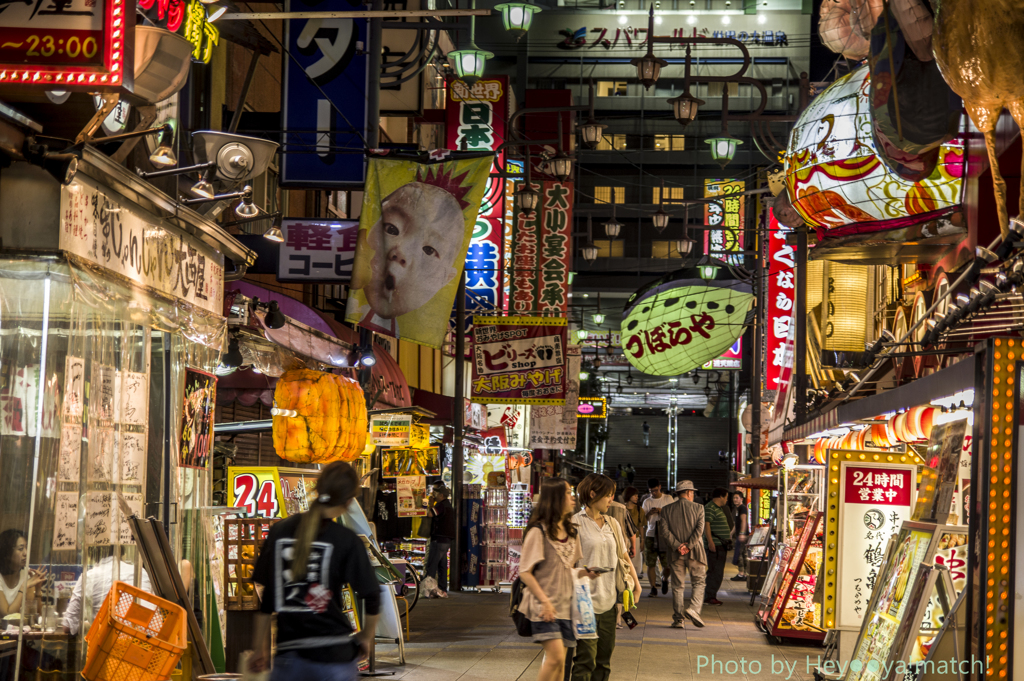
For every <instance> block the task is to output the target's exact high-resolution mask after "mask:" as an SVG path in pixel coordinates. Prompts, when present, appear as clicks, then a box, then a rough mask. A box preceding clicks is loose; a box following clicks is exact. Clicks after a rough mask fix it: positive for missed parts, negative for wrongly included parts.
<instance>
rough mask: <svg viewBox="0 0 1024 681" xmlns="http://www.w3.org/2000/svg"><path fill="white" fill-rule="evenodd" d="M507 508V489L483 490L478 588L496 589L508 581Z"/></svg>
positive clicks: (492, 488)
mask: <svg viewBox="0 0 1024 681" xmlns="http://www.w3.org/2000/svg"><path fill="white" fill-rule="evenodd" d="M508 507H509V492H508V490H507V489H505V488H504V487H490V488H487V489H485V490H484V508H483V511H484V523H483V527H482V534H483V536H482V539H483V549H482V558H481V563H482V572H483V574H482V575H481V579H480V586H490V587H496V586H498V585H499V584H501V583H502V582H506V581H508V573H509V565H508Z"/></svg>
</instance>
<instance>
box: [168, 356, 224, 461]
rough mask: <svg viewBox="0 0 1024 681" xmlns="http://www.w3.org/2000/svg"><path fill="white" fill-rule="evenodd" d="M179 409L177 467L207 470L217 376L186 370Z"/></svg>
mask: <svg viewBox="0 0 1024 681" xmlns="http://www.w3.org/2000/svg"><path fill="white" fill-rule="evenodd" d="M184 395H185V396H184V399H183V400H182V408H181V437H180V439H179V440H178V465H179V466H181V467H183V468H206V466H207V464H208V463H209V460H210V452H211V451H212V449H213V418H214V407H215V405H216V398H217V377H216V376H214V375H213V374H208V373H206V372H205V371H200V370H199V369H193V368H192V367H187V368H186V369H185V393H184Z"/></svg>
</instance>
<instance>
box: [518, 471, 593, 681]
mask: <svg viewBox="0 0 1024 681" xmlns="http://www.w3.org/2000/svg"><path fill="white" fill-rule="evenodd" d="M575 510H576V501H575V500H574V499H573V496H572V487H570V486H569V483H568V482H566V481H565V480H563V479H562V478H547V479H545V480H544V482H543V483H541V487H540V501H539V502H538V503H537V505H536V506H535V507H534V509H533V513H532V514H531V516H530V522H529V523H528V524H527V525H526V535H525V536H524V537H523V553H522V556H521V557H520V559H519V579H521V580H522V582H523V585H525V586H526V592H525V593H524V594H523V600H522V603H520V605H519V611H520V612H522V613H523V614H524V615H525V616H526V619H528V620H530V625H531V629H532V632H533V640H534V642H535V643H539V644H541V646H543V648H544V662H543V663H542V664H541V667H540V673H539V674H538V675H537V681H562V679H563V677H564V675H565V659H566V650H567V649H569V648H575V647H576V635H575V633H574V632H573V628H572V612H571V609H570V608H571V604H572V598H573V594H574V593H575V590H576V587H575V582H574V578H573V573H574V572H575V573H576V574H578V575H579V576H580V577H583V576H587V577H590V579H595V578H597V576H598V575H597V573H595V572H590V571H588V570H586V569H577V568H576V567H574V566H575V565H576V564H577V563H579V562H580V561H581V560H582V559H583V551H582V549H581V548H580V540H579V530H578V529H577V528H576V526H575V525H574V524H573V523H572V522H571V518H572V514H573V511H575Z"/></svg>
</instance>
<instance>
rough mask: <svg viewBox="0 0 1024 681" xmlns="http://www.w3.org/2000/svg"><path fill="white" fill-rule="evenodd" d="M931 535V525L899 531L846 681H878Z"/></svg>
mask: <svg viewBox="0 0 1024 681" xmlns="http://www.w3.org/2000/svg"><path fill="white" fill-rule="evenodd" d="M934 533H935V526H930V527H928V526H923V525H919V524H916V523H914V524H911V523H904V524H903V527H902V528H901V529H900V533H899V536H898V537H897V539H896V545H895V547H894V550H893V552H892V554H891V555H890V556H889V560H888V562H887V563H886V565H885V570H884V571H883V572H882V578H881V580H880V582H879V593H878V598H877V600H875V602H874V603H873V605H874V607H873V609H872V611H871V612H870V613H869V617H868V619H867V621H866V623H865V625H864V627H863V628H862V629H861V634H860V638H859V640H858V642H857V649H856V652H855V653H854V657H853V660H852V661H851V664H850V672H849V674H848V675H847V678H846V681H881V679H882V675H883V673H884V672H885V662H886V661H887V660H888V658H889V651H890V650H891V648H892V644H893V641H894V639H895V636H896V631H897V630H898V629H899V624H900V620H901V619H902V618H903V614H904V612H905V610H906V608H907V603H908V601H909V600H910V599H908V598H907V594H908V591H909V590H910V587H911V586H912V585H913V584H914V578H915V577H916V575H917V572H918V570H919V569H920V567H921V564H922V563H923V562H924V561H925V560H926V558H927V557H928V547H929V544H931V541H932V537H933V536H934ZM853 662H859V664H853Z"/></svg>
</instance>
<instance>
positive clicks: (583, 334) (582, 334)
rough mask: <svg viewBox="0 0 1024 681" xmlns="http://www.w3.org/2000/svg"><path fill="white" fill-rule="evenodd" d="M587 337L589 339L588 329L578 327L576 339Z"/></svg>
mask: <svg viewBox="0 0 1024 681" xmlns="http://www.w3.org/2000/svg"><path fill="white" fill-rule="evenodd" d="M586 339H587V330H586V329H576V340H586Z"/></svg>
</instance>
